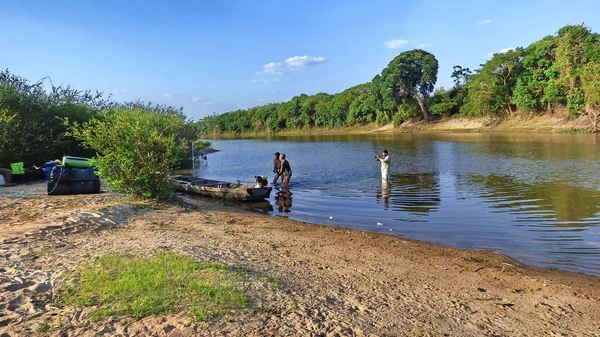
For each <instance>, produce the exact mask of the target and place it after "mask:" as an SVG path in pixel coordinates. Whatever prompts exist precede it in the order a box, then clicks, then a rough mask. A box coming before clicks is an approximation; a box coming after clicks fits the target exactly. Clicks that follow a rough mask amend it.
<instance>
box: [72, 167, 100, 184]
mask: <svg viewBox="0 0 600 337" xmlns="http://www.w3.org/2000/svg"><path fill="white" fill-rule="evenodd" d="M71 173H72V174H71V176H72V178H71V180H72V181H85V180H97V179H98V176H97V175H96V172H94V168H93V167H88V168H75V167H73V168H71Z"/></svg>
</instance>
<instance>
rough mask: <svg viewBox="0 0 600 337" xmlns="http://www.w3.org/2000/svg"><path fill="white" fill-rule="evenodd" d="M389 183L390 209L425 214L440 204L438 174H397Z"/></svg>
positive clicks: (434, 209)
mask: <svg viewBox="0 0 600 337" xmlns="http://www.w3.org/2000/svg"><path fill="white" fill-rule="evenodd" d="M390 184H391V185H392V186H393V188H392V189H390V204H391V210H393V211H401V212H408V213H410V214H414V215H420V216H426V215H428V214H429V213H431V212H435V211H436V210H437V209H438V207H439V205H440V201H441V199H440V188H439V183H438V175H436V174H431V173H418V174H399V175H394V176H393V177H392V181H391V182H390Z"/></svg>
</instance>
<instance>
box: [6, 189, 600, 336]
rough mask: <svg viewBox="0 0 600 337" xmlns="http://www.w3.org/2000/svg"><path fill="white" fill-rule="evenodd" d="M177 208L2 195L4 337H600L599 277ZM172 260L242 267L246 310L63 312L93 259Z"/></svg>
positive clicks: (114, 199) (92, 198) (391, 239)
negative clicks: (197, 316)
mask: <svg viewBox="0 0 600 337" xmlns="http://www.w3.org/2000/svg"><path fill="white" fill-rule="evenodd" d="M179 202H180V204H179V205H174V204H150V203H144V202H139V201H135V200H133V199H128V198H125V197H123V196H121V195H118V194H114V193H103V194H96V195H79V196H47V195H46V194H45V185H42V184H34V185H29V186H25V187H22V186H21V187H18V188H11V189H9V188H0V235H2V240H3V241H2V244H1V245H0V288H1V292H0V336H3V337H8V336H221V335H230V336H600V279H599V278H596V277H588V276H583V275H576V274H570V273H562V272H557V271H549V270H543V269H537V268H524V267H521V266H519V265H518V264H517V263H515V262H514V261H512V260H510V259H508V258H506V257H503V256H501V255H498V254H494V253H491V252H482V251H470V250H461V249H453V248H447V247H440V246H436V245H433V244H429V243H423V242H415V241H411V240H407V239H404V238H402V237H399V236H391V235H380V234H373V233H366V232H361V231H355V230H348V229H344V228H337V227H330V226H318V225H310V224H305V223H302V222H297V221H291V220H287V219H283V218H277V217H271V216H264V215H255V214H250V213H245V212H241V211H235V210H231V209H225V208H223V207H218V206H215V205H213V204H195V206H193V207H192V206H190V205H191V204H190V203H188V202H186V201H185V199H179ZM164 251H172V252H177V253H180V254H183V255H186V256H189V257H192V258H194V259H197V260H199V261H207V260H210V261H215V262H219V263H222V264H225V265H227V266H231V267H232V268H235V269H236V270H241V271H242V272H243V273H244V274H246V275H247V276H248V281H247V284H245V286H244V291H245V292H246V295H247V297H248V308H247V309H245V310H238V311H232V312H230V313H227V314H225V315H223V316H219V317H216V318H214V319H213V320H210V321H208V322H197V321H194V320H193V319H191V318H190V317H189V316H187V315H185V314H184V313H181V314H171V315H166V316H159V317H147V318H143V319H139V320H137V319H133V318H127V317H121V316H112V317H109V318H105V319H101V320H94V319H92V316H91V314H90V313H91V310H92V309H93V308H70V307H61V306H60V305H58V304H56V298H55V297H56V296H58V294H59V292H58V291H57V290H58V289H60V287H61V285H62V284H64V283H65V282H67V280H68V279H69V277H70V275H72V273H73V272H74V271H75V270H77V268H78V266H79V265H80V264H81V263H82V262H85V261H89V260H90V259H93V258H94V257H95V256H101V255H104V254H107V253H110V252H125V253H134V254H141V255H150V254H153V253H156V252H164Z"/></svg>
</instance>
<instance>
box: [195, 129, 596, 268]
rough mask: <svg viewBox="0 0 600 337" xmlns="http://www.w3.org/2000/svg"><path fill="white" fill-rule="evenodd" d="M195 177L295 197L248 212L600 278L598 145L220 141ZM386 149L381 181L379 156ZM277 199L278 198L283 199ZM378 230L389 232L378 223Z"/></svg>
mask: <svg viewBox="0 0 600 337" xmlns="http://www.w3.org/2000/svg"><path fill="white" fill-rule="evenodd" d="M212 142H213V147H214V148H217V149H220V150H221V151H220V152H218V153H214V154H210V155H209V157H208V160H207V163H206V164H205V165H202V166H201V167H200V169H198V170H197V171H196V175H198V176H203V177H206V178H214V179H220V180H224V181H236V180H242V181H247V182H250V181H251V180H252V178H253V176H254V175H268V176H269V180H272V177H273V174H272V173H271V170H272V158H273V153H274V152H276V151H279V152H282V153H285V154H286V155H287V158H288V160H289V161H290V164H291V166H292V171H293V176H292V179H291V188H290V190H291V191H292V195H291V196H289V197H288V196H285V195H280V194H278V193H274V194H273V195H271V200H269V201H268V202H264V203H257V204H252V205H250V207H251V208H253V209H254V210H256V211H261V212H266V213H269V214H272V215H274V216H285V217H289V218H292V219H297V220H302V221H306V222H312V223H317V224H331V225H338V226H346V227H352V228H357V229H362V230H367V231H373V232H384V233H388V234H394V235H402V236H405V237H408V238H413V239H418V240H423V241H429V242H434V243H438V244H443V245H449V246H455V247H464V248H478V249H487V250H492V251H497V252H500V253H503V254H506V255H508V256H511V257H513V258H515V259H517V260H518V261H520V262H522V263H526V264H531V265H537V266H543V267H551V268H557V269H562V270H568V271H574V272H582V273H586V274H593V275H599V276H600V216H599V210H600V163H599V159H600V147H599V145H598V144H599V143H600V138H598V136H596V135H563V134H524V133H514V134H480V133H473V134H471V133H469V134H401V135H383V134H382V135H358V136H354V135H353V136H348V135H343V136H306V137H275V138H268V139H267V138H265V139H245V140H214V141H212ZM383 149H388V151H389V152H390V157H391V160H392V164H391V170H390V171H391V172H390V173H391V179H390V180H389V183H388V184H382V182H381V178H380V172H379V169H380V166H379V164H378V163H377V162H376V161H375V159H374V156H375V154H379V153H381V151H382V150H383ZM274 192H277V191H274ZM378 223H379V224H378Z"/></svg>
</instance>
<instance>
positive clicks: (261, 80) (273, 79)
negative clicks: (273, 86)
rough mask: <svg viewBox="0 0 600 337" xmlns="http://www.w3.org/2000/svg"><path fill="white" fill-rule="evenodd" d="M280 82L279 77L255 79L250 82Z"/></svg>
mask: <svg viewBox="0 0 600 337" xmlns="http://www.w3.org/2000/svg"><path fill="white" fill-rule="evenodd" d="M277 82H282V81H281V79H280V77H270V78H264V77H262V78H256V79H253V80H252V83H277Z"/></svg>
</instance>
